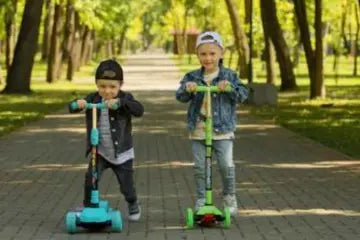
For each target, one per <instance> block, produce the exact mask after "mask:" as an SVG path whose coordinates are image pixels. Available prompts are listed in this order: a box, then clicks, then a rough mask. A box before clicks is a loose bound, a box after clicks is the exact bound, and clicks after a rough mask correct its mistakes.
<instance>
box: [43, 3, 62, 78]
mask: <svg viewBox="0 0 360 240" xmlns="http://www.w3.org/2000/svg"><path fill="white" fill-rule="evenodd" d="M62 16H63V9H62V6H61V4H56V5H55V11H54V25H53V29H52V33H51V46H50V55H49V60H48V68H47V77H46V81H47V82H48V83H52V82H55V81H56V80H57V79H58V77H59V75H60V67H61V66H60V65H61V58H62V51H61V50H62V49H61V36H62V27H63V20H62Z"/></svg>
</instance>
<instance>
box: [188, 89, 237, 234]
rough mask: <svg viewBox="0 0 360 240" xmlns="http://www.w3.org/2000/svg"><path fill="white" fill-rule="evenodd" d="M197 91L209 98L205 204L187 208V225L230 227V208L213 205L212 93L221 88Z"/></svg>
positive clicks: (206, 127)
mask: <svg viewBox="0 0 360 240" xmlns="http://www.w3.org/2000/svg"><path fill="white" fill-rule="evenodd" d="M230 91H231V87H230V86H228V87H226V89H225V92H230ZM195 92H204V93H205V96H204V97H206V98H207V109H206V120H205V146H206V155H205V186H206V191H205V205H204V206H202V207H201V208H200V209H199V210H198V211H196V212H195V213H194V212H193V210H192V209H191V208H187V209H186V213H185V220H186V227H187V228H188V229H191V228H193V227H194V223H196V224H198V225H201V226H211V225H214V224H217V223H220V222H223V224H224V227H225V228H229V227H230V225H231V215H230V210H229V209H228V208H225V209H224V211H223V212H222V211H221V210H219V209H218V208H217V207H216V206H214V205H213V198H212V166H211V165H212V132H213V124H212V114H211V93H212V92H216V93H219V92H220V90H219V88H218V87H217V86H197V87H196V90H195Z"/></svg>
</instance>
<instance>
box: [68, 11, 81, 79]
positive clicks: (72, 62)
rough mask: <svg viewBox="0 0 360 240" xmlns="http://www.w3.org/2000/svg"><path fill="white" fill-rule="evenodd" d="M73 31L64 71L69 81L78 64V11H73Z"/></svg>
mask: <svg viewBox="0 0 360 240" xmlns="http://www.w3.org/2000/svg"><path fill="white" fill-rule="evenodd" d="M73 21H74V24H73V25H74V33H73V34H72V40H71V41H72V44H71V48H70V51H69V58H68V65H67V71H66V79H67V80H69V81H72V80H73V77H74V73H75V70H76V69H77V65H78V61H77V60H78V55H79V54H78V52H79V48H80V47H79V46H80V32H81V25H80V17H79V13H78V12H75V14H74V19H73Z"/></svg>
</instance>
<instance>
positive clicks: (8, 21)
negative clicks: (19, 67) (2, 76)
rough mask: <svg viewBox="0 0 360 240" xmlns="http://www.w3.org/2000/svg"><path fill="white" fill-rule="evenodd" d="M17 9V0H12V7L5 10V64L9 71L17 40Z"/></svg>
mask: <svg viewBox="0 0 360 240" xmlns="http://www.w3.org/2000/svg"><path fill="white" fill-rule="evenodd" d="M16 11H17V0H12V1H11V6H10V9H8V11H6V12H5V32H6V44H5V66H6V70H7V71H9V69H10V65H11V62H12V59H13V52H14V47H15V41H16V23H15V15H16Z"/></svg>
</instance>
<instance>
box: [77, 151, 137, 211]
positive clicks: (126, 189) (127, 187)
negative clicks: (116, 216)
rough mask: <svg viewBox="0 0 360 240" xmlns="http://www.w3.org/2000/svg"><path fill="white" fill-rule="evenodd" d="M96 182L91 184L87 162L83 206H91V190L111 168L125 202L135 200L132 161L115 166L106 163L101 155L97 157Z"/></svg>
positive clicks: (89, 167) (90, 167) (90, 171)
mask: <svg viewBox="0 0 360 240" xmlns="http://www.w3.org/2000/svg"><path fill="white" fill-rule="evenodd" d="M97 158H98V159H97V176H98V178H97V181H96V182H95V183H94V186H93V184H92V166H91V160H90V162H89V166H88V171H87V172H86V174H85V191H84V206H85V207H90V206H93V204H91V190H92V189H93V187H96V188H97V187H98V182H99V181H100V178H101V174H102V173H103V171H104V170H106V169H107V168H111V169H112V170H113V172H114V173H115V175H116V178H117V180H118V183H119V185H120V192H121V193H122V194H123V195H124V197H125V200H126V201H127V202H129V203H132V202H134V201H136V200H137V197H136V191H135V187H134V179H133V172H134V170H133V159H131V160H128V161H126V162H125V163H123V164H119V165H115V164H112V163H110V162H108V161H106V160H105V159H104V158H103V157H102V156H101V155H97Z"/></svg>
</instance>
